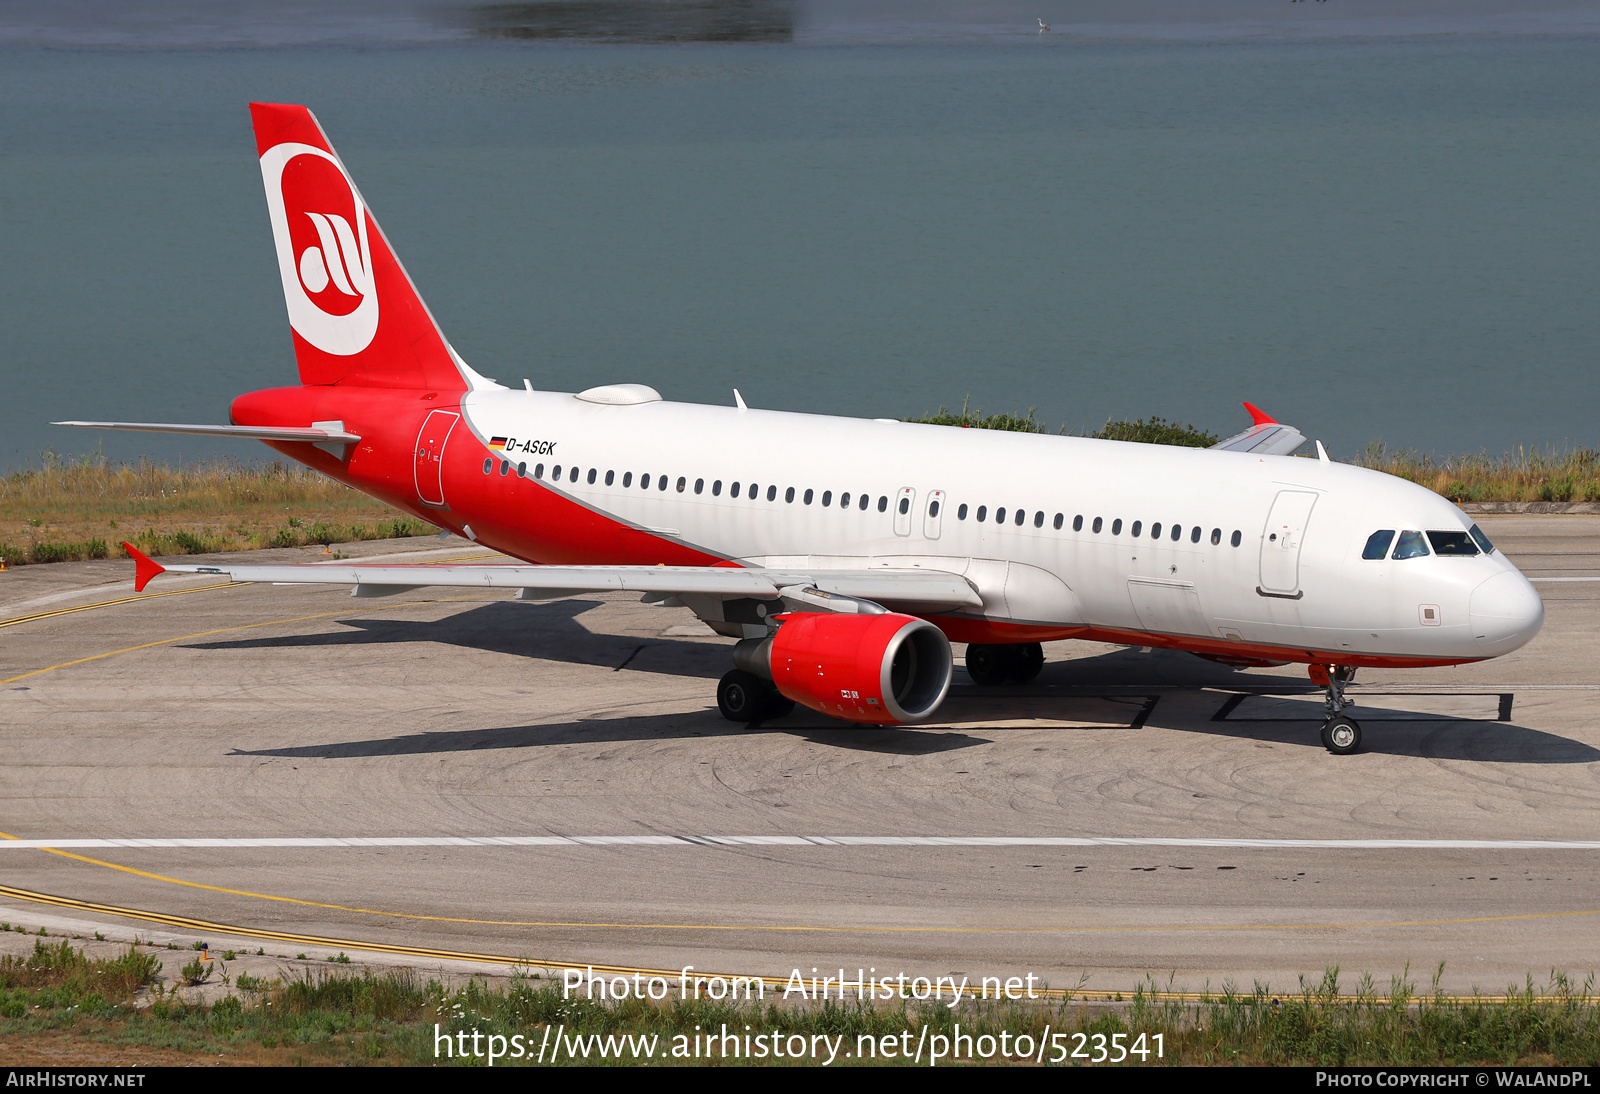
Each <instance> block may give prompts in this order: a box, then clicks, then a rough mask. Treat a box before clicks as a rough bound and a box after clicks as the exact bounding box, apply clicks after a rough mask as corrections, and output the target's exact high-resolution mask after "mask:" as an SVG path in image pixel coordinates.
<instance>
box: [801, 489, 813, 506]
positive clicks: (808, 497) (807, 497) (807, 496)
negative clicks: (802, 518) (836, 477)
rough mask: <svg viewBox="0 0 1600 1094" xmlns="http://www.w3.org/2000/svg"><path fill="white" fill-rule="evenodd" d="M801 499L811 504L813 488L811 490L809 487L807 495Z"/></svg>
mask: <svg viewBox="0 0 1600 1094" xmlns="http://www.w3.org/2000/svg"><path fill="white" fill-rule="evenodd" d="M801 500H802V501H804V502H805V503H806V504H807V505H810V504H811V490H810V488H809V487H807V489H806V496H805V497H804V498H802V499H801Z"/></svg>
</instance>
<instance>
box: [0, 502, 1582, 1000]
mask: <svg viewBox="0 0 1600 1094" xmlns="http://www.w3.org/2000/svg"><path fill="white" fill-rule="evenodd" d="M1482 523H1483V525H1484V527H1485V528H1486V529H1487V530H1488V532H1489V535H1490V536H1491V537H1492V538H1494V539H1495V540H1496V542H1497V543H1498V544H1499V545H1500V546H1501V547H1502V549H1504V550H1505V551H1506V553H1507V554H1508V555H1509V556H1510V557H1511V558H1512V559H1513V560H1514V561H1516V562H1517V564H1518V565H1519V566H1521V567H1522V568H1523V570H1524V572H1526V573H1528V574H1529V576H1530V577H1533V578H1535V579H1539V585H1538V587H1539V589H1540V592H1541V594H1542V595H1543V596H1544V598H1545V602H1546V606H1547V612H1548V619H1547V622H1546V625H1545V628H1544V631H1543V632H1542V633H1541V634H1540V636H1539V637H1538V638H1537V639H1536V640H1535V641H1534V642H1533V643H1532V644H1531V645H1529V646H1528V647H1526V648H1524V649H1523V650H1520V651H1518V652H1517V653H1514V654H1512V655H1510V656H1507V657H1504V658H1501V659H1499V660H1496V661H1490V662H1487V663H1483V664H1479V665H1471V666H1463V667H1460V668H1455V669H1432V670H1418V671H1399V670H1396V671H1385V672H1370V671H1364V672H1363V673H1362V674H1361V675H1360V676H1359V677H1358V686H1357V687H1356V688H1354V689H1352V695H1353V696H1354V697H1355V698H1356V700H1357V703H1358V706H1357V707H1356V709H1355V711H1354V712H1353V713H1354V714H1355V715H1356V717H1358V718H1359V719H1361V721H1362V724H1363V727H1364V729H1365V746H1364V751H1363V752H1361V753H1360V754H1358V755H1355V756H1351V757H1343V758H1340V757H1335V756H1331V755H1329V754H1328V753H1327V752H1325V751H1324V750H1323V748H1322V747H1321V745H1320V744H1319V743H1318V740H1317V725H1318V721H1319V719H1320V703H1319V702H1318V700H1317V697H1316V695H1315V694H1314V693H1313V692H1312V691H1311V690H1310V689H1309V686H1308V685H1307V682H1306V678H1305V675H1304V670H1303V669H1295V668H1293V667H1288V668H1284V669H1280V670H1249V671H1234V670H1230V669H1227V668H1225V667H1222V666H1218V665H1212V664H1210V663H1208V662H1204V661H1201V660H1198V659H1196V658H1193V657H1189V656H1187V655H1181V654H1170V653H1163V652H1159V651H1155V652H1152V651H1145V650H1139V649H1127V648H1121V647H1110V646H1101V645H1092V644H1085V643H1056V644H1052V645H1050V646H1048V647H1047V650H1046V652H1047V655H1048V657H1049V663H1048V664H1047V666H1046V668H1045V671H1044V673H1043V675H1042V676H1041V678H1040V680H1039V681H1038V682H1037V683H1036V684H1034V685H1030V686H1028V687H1024V688H1012V689H983V688H977V687H974V686H972V685H971V684H970V683H968V682H967V681H966V679H965V677H964V675H963V674H961V673H960V672H959V671H958V674H957V685H956V686H955V687H954V688H953V690H952V694H951V698H950V700H949V702H948V705H947V706H946V708H945V709H944V711H943V712H942V714H941V717H942V718H943V720H942V721H941V722H940V723H939V724H936V725H929V726H919V727H916V728H910V729H894V730H879V729H858V728H853V727H849V726H845V725H842V724H840V723H835V722H830V721H828V720H826V719H823V718H820V717H815V716H810V715H806V714H805V713H804V712H803V711H802V712H801V713H800V714H797V715H795V716H791V717H790V718H786V719H783V720H781V721H778V722H774V723H772V724H769V725H765V726H758V727H753V728H752V727H744V726H736V725H732V724H730V723H728V722H725V721H724V720H722V718H721V717H720V716H719V715H718V714H717V711H716V707H715V702H714V688H715V684H716V680H717V678H718V677H719V676H720V675H721V674H722V673H723V672H724V671H725V670H726V668H727V667H728V665H729V657H728V648H729V646H730V643H729V642H728V641H727V640H725V639H720V638H717V637H715V636H713V635H711V634H709V632H707V631H706V629H705V628H704V627H702V626H701V625H699V624H698V623H697V622H696V621H695V620H694V619H693V617H692V616H690V615H689V614H687V613H686V612H685V611H684V610H683V609H669V608H661V607H656V606H650V605H643V604H640V603H638V602H637V601H635V600H632V599H617V598H613V597H609V596H584V597H574V598H570V599H567V600H561V601H555V602H549V603H540V604H529V603H519V602H512V601H510V600H508V599H507V598H505V597H504V596H502V595H498V594H496V595H484V594H478V593H473V592H466V591H463V590H443V589H440V590H421V591H419V592H418V593H416V594H408V595H404V596H397V597H392V598H388V599H383V600H351V599H349V598H347V597H346V596H345V595H344V591H343V590H341V589H331V588H300V587H275V586H242V585H241V586H231V585H223V584H219V582H218V580H217V579H216V578H212V577H197V578H191V577H177V576H169V577H163V578H160V579H158V580H157V581H156V582H155V583H154V584H152V586H151V587H150V589H148V590H147V593H146V595H144V596H135V594H134V593H133V590H132V586H131V582H130V578H131V572H130V571H131V565H130V564H129V563H127V562H125V561H124V562H97V563H73V564H63V565H56V566H40V567H28V568H23V569H18V570H14V571H12V572H9V573H4V574H0V831H3V832H4V833H5V834H6V835H8V836H10V837H13V840H14V841H21V842H14V843H13V844H12V845H11V846H6V845H5V843H4V842H0V884H3V886H4V887H5V888H4V889H0V919H3V918H5V917H7V916H10V917H12V918H13V919H14V920H16V921H20V922H29V920H28V918H27V917H28V916H29V915H30V914H31V915H46V914H48V915H53V916H57V917H63V916H65V917H70V919H71V921H72V922H77V923H103V924H105V925H106V929H107V930H111V929H113V928H115V929H119V930H127V929H142V930H146V931H158V930H159V931H167V932H169V933H171V932H176V936H180V937H186V936H187V935H189V934H193V935H194V937H201V936H202V935H203V934H213V935H216V936H217V937H219V938H220V937H221V928H223V927H227V928H231V929H236V930H237V932H238V937H239V938H241V939H249V940H252V942H253V944H252V948H254V947H255V945H259V946H262V947H264V948H265V949H266V950H267V951H268V952H269V953H271V952H276V953H289V954H291V955H292V954H293V953H296V952H301V951H309V950H315V949H316V947H317V945H320V944H321V943H319V942H315V941H313V942H307V941H306V940H307V939H312V940H322V942H325V943H326V946H325V948H326V949H328V950H329V951H330V952H331V951H332V950H336V949H342V948H349V947H350V946H352V945H366V946H370V947H374V948H377V949H380V950H387V951H390V952H392V953H393V954H396V955H398V956H399V957H401V958H404V959H407V960H417V961H418V962H419V963H423V964H426V963H428V962H430V961H438V960H443V959H444V958H445V957H446V956H449V955H455V956H458V957H461V958H462V959H469V958H470V959H472V960H476V961H478V962H479V963H483V964H492V963H493V961H494V959H496V958H519V959H525V960H528V961H530V962H532V963H536V964H540V965H552V966H554V965H569V964H571V965H584V964H589V963H594V964H596V965H599V966H612V967H621V968H648V969H671V970H678V969H680V968H682V967H683V966H686V965H692V966H695V967H696V968H697V969H699V970H704V971H707V972H722V973H736V974H765V975H770V976H778V977H784V976H787V975H788V974H789V973H790V971H791V970H792V969H795V968H800V969H802V970H803V971H804V972H805V973H806V974H807V975H809V974H810V971H811V970H812V968H817V969H819V970H823V971H825V972H829V973H831V974H833V975H837V970H838V969H839V968H844V969H847V970H850V975H851V976H854V974H855V970H856V969H858V968H867V969H875V970H877V972H878V974H880V975H881V974H883V973H889V974H891V975H894V974H898V973H899V972H902V971H904V972H907V973H908V974H911V975H926V976H930V977H932V976H936V975H938V976H943V975H949V974H951V973H955V974H956V975H957V976H960V975H967V976H970V977H971V978H972V979H973V980H974V981H977V979H978V978H979V977H981V976H985V975H1000V976H1013V975H1025V974H1026V973H1029V972H1032V973H1035V974H1037V975H1038V976H1040V977H1042V978H1043V979H1045V980H1047V981H1048V982H1049V983H1050V984H1051V985H1053V986H1056V987H1063V986H1076V985H1079V984H1080V983H1085V984H1086V985H1087V986H1088V987H1089V988H1091V989H1093V988H1098V989H1101V990H1109V989H1127V988H1129V987H1131V986H1132V985H1133V984H1135V983H1136V982H1138V981H1140V980H1141V979H1143V978H1144V977H1145V976H1146V975H1147V974H1150V975H1154V976H1155V977H1156V978H1157V979H1158V980H1160V981H1161V982H1162V983H1163V984H1165V983H1166V982H1167V981H1168V979H1169V976H1171V977H1172V982H1173V984H1174V985H1175V986H1177V987H1184V988H1191V989H1198V988H1201V987H1203V986H1205V985H1207V984H1209V985H1210V986H1212V987H1213V988H1215V987H1220V986H1221V985H1222V984H1223V983H1224V982H1228V981H1231V982H1233V983H1235V984H1238V985H1240V986H1243V987H1247V988H1248V987H1249V986H1250V985H1251V984H1252V983H1253V982H1256V981H1262V982H1267V983H1269V984H1271V985H1272V986H1273V987H1275V988H1278V989H1280V990H1284V989H1292V988H1293V987H1294V986H1295V984H1296V982H1297V978H1298V977H1299V976H1300V975H1301V974H1305V975H1307V976H1314V977H1316V978H1318V979H1320V977H1321V975H1322V972H1323V970H1324V969H1325V968H1326V967H1328V966H1331V965H1338V966H1340V968H1341V969H1342V970H1343V971H1344V976H1345V978H1346V981H1347V982H1348V981H1349V980H1350V979H1352V978H1353V977H1355V976H1358V975H1359V974H1360V973H1362V972H1371V973H1372V974H1374V976H1375V977H1377V978H1378V979H1379V981H1380V983H1382V984H1387V982H1388V978H1389V976H1390V975H1392V974H1397V973H1400V972H1401V971H1402V970H1403V969H1404V968H1405V967H1406V965H1407V964H1408V963H1409V966H1410V969H1411V974H1412V975H1413V976H1414V977H1418V978H1420V979H1421V980H1423V981H1424V982H1426V981H1427V979H1428V978H1429V976H1431V974H1432V972H1433V970H1434V969H1435V967H1436V966H1437V965H1438V964H1439V962H1441V961H1443V962H1445V971H1444V974H1443V978H1442V981H1441V983H1442V984H1443V986H1444V987H1445V988H1446V989H1448V990H1453V991H1468V990H1471V989H1472V988H1474V987H1476V988H1480V989H1483V990H1485V991H1497V990H1501V989H1503V988H1504V987H1505V986H1506V985H1507V984H1508V983H1512V982H1515V983H1521V982H1522V981H1523V978H1524V976H1525V975H1526V974H1528V973H1532V974H1533V975H1534V976H1535V977H1536V978H1542V977H1544V976H1545V975H1547V974H1548V972H1549V970H1551V969H1552V968H1558V969H1564V970H1566V971H1568V972H1570V973H1572V974H1575V975H1576V976H1577V977H1578V978H1579V979H1581V978H1582V977H1583V976H1584V975H1586V974H1587V973H1588V972H1589V971H1590V970H1591V969H1594V968H1596V967H1597V966H1600V957H1597V956H1596V955H1597V954H1600V820H1597V817H1600V717H1597V715H1600V517H1588V516H1548V517H1532V516H1528V517H1499V518H1486V519H1484V520H1483V521H1482ZM345 550H346V551H348V552H350V553H352V554H357V555H361V556H373V557H376V556H380V555H403V556H405V558H406V559H407V560H417V561H423V560H442V559H463V558H468V557H474V556H481V555H483V554H484V552H483V551H482V550H481V549H480V548H477V547H475V546H474V545H472V544H469V543H465V542H463V541H453V542H450V543H445V544H441V543H440V542H439V541H437V540H431V539H430V540H414V541H399V542H388V543H381V544H360V545H354V546H351V547H346V548H345ZM317 557H319V556H318V555H316V554H314V553H312V552H299V551H280V552H255V553H253V554H252V556H251V559H252V561H257V560H259V561H272V560H285V561H287V560H294V561H308V562H309V561H316V559H317ZM1557 579H1559V580H1557ZM151 594H155V595H151ZM957 653H958V656H959V654H960V648H959V647H958V648H957ZM28 894H32V895H33V897H34V898H36V899H30V898H29V896H28ZM41 900H49V901H54V904H47V903H41V902H40V901H41ZM108 909H120V910H122V911H124V912H138V913H140V915H139V916H137V917H132V916H128V915H122V914H115V913H113V912H112V911H110V910H108ZM65 921H66V920H62V922H65ZM163 937H165V936H163ZM230 937H232V936H230ZM352 952H354V951H352ZM869 975H870V974H869Z"/></svg>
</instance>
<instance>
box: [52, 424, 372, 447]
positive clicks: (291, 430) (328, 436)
mask: <svg viewBox="0 0 1600 1094" xmlns="http://www.w3.org/2000/svg"><path fill="white" fill-rule="evenodd" d="M50 424H51V425H75V426H81V427H83V428H84V429H131V430H134V431H135V432H139V433H187V434H191V435H193V436H197V437H245V438H250V439H254V440H258V441H310V442H312V443H313V444H315V443H317V442H319V441H320V442H323V443H326V442H329V441H332V442H334V443H336V444H354V443H355V442H356V441H359V440H360V439H361V437H360V436H359V435H358V434H355V433H347V432H345V430H344V429H343V428H342V427H341V428H338V429H333V428H324V427H320V426H273V425H173V424H170V423H163V422H51V423H50Z"/></svg>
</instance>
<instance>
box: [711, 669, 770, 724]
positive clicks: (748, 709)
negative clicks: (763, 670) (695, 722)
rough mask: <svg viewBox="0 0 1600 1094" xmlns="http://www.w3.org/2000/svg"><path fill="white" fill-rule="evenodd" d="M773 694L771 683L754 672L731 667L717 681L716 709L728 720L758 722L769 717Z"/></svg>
mask: <svg viewBox="0 0 1600 1094" xmlns="http://www.w3.org/2000/svg"><path fill="white" fill-rule="evenodd" d="M775 695H776V692H775V691H774V690H773V688H772V685H770V684H768V683H767V682H766V681H765V680H763V679H761V677H759V676H757V675H756V674H755V673H753V672H745V671H744V670H743V669H733V670H731V671H729V672H727V673H725V674H724V675H723V677H722V679H721V680H719V681H718V682H717V709H718V710H720V711H721V712H722V716H723V717H724V718H726V719H728V721H730V722H745V723H749V722H759V721H761V720H762V719H763V718H766V717H769V715H768V713H767V712H768V710H769V709H770V708H771V707H772V705H773V704H772V697H773V696H775ZM785 701H787V700H785Z"/></svg>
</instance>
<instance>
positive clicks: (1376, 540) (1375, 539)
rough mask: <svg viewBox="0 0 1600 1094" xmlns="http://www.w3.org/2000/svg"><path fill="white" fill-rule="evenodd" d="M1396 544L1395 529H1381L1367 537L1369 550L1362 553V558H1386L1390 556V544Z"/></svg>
mask: <svg viewBox="0 0 1600 1094" xmlns="http://www.w3.org/2000/svg"><path fill="white" fill-rule="evenodd" d="M1393 542H1394V529H1393V528H1381V529H1379V530H1378V531H1376V532H1374V533H1372V534H1371V535H1370V536H1368V537H1367V549H1366V550H1364V551H1362V552H1361V557H1362V558H1385V557H1387V556H1388V554H1389V544H1391V543H1393Z"/></svg>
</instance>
